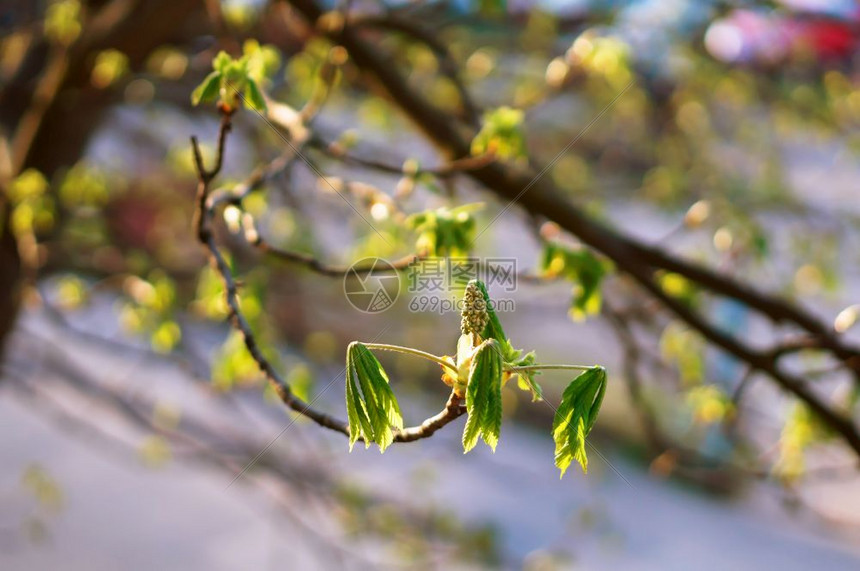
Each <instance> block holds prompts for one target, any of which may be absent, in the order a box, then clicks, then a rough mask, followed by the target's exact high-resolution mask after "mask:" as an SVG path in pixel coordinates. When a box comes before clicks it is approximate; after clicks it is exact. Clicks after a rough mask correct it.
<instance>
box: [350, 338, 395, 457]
mask: <svg viewBox="0 0 860 571" xmlns="http://www.w3.org/2000/svg"><path fill="white" fill-rule="evenodd" d="M346 355H347V356H346V408H347V418H348V419H349V428H350V437H349V440H350V450H351V449H352V446H353V445H354V444H355V442H356V441H357V440H358V438H359V436H361V437H363V438H364V442H365V447H368V446H370V443H371V442H375V443H376V444H377V445H378V446H379V451H380V452H385V449H386V448H388V446H390V445H391V443H392V442H393V441H394V433H393V431H392V427H393V428H397V429H400V428H403V417H402V415H401V413H400V406H399V405H398V404H397V399H396V398H395V396H394V392H393V391H392V390H391V386H390V384H389V381H388V375H386V374H385V370H384V369H383V368H382V365H381V364H380V362H379V361H378V360H377V359H376V357H374V356H373V353H371V352H370V350H369V349H368V348H367V347H366V346H364V345H363V344H361V343H358V342H353V343H351V344H350V345H349V348H348V349H347V354H346Z"/></svg>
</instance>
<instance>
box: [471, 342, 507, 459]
mask: <svg viewBox="0 0 860 571" xmlns="http://www.w3.org/2000/svg"><path fill="white" fill-rule="evenodd" d="M466 412H467V413H468V414H469V417H468V418H467V419H466V427H465V429H464V430H463V451H464V453H465V452H468V451H469V450H471V449H472V448H474V447H475V444H477V443H478V437H479V436H480V437H482V438H483V439H484V442H486V443H487V444H488V445H489V446H490V448H492V449H493V451H494V452H495V450H496V445H497V444H498V443H499V434H500V432H501V428H502V353H501V348H500V346H499V343H498V341H496V340H495V339H487V340H486V341H484V342H483V343H481V345H479V346H478V348H477V349H476V350H475V354H474V355H473V357H472V363H471V365H470V367H469V385H468V386H467V387H466Z"/></svg>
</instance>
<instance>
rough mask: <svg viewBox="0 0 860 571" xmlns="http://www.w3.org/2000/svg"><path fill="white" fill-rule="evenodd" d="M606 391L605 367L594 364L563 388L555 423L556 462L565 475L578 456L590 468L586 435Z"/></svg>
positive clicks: (582, 464) (585, 467)
mask: <svg viewBox="0 0 860 571" xmlns="http://www.w3.org/2000/svg"><path fill="white" fill-rule="evenodd" d="M605 392H606V369H604V368H603V367H592V368H590V369H588V370H586V371H583V373H582V374H580V375H579V376H578V377H576V378H575V379H574V380H573V382H571V383H570V384H569V385H568V386H567V388H566V389H565V390H564V394H563V395H562V397H561V404H560V405H559V406H558V410H557V411H556V413H555V419H554V420H553V423H552V437H553V439H554V440H555V465H556V466H558V468H559V470H561V474H560V476H559V477H561V476H564V473H565V471H566V470H567V468H568V466H570V463H571V461H573V460H576V461H577V462H579V464H580V465H581V466H582V471H583V472H587V471H588V458H587V457H586V454H585V438H586V437H587V436H588V433H589V432H591V428H592V427H593V426H594V421H595V420H597V414H598V412H599V411H600V404H601V403H602V402H603V395H604V393H605Z"/></svg>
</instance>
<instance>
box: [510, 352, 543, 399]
mask: <svg viewBox="0 0 860 571" xmlns="http://www.w3.org/2000/svg"><path fill="white" fill-rule="evenodd" d="M536 362H537V361H536V357H535V352H534V351H529V352H528V353H527V354H526V356H525V357H523V358H522V359H520V360H518V361H516V362H515V363H514V366H515V367H531V366H532V365H534V364H535V363H536ZM537 374H540V373H539V372H538V371H534V370H533V371H518V372H516V373H514V375H513V376H514V377H516V378H517V387H519V389H520V390H523V391H531V393H532V402H537V401H540V400H543V389H541V388H540V385H539V384H537V382H536V381H535V375H537Z"/></svg>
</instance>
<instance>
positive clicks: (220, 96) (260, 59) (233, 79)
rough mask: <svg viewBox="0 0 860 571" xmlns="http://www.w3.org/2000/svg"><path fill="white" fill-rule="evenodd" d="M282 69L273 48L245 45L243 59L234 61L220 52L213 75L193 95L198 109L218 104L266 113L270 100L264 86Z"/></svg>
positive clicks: (215, 60) (192, 97) (251, 44)
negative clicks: (212, 102)
mask: <svg viewBox="0 0 860 571" xmlns="http://www.w3.org/2000/svg"><path fill="white" fill-rule="evenodd" d="M279 66H280V55H279V54H278V52H277V50H276V49H274V48H273V47H271V46H260V44H258V43H257V42H255V41H253V40H249V41H247V42H245V45H244V47H243V53H242V56H241V57H239V58H233V57H231V56H230V54H228V53H227V52H223V51H222V52H219V53H218V55H217V56H215V59H214V60H213V61H212V69H213V71H212V73H210V74H209V75H208V76H206V78H205V79H204V80H203V82H202V83H201V84H200V85H198V86H197V88H196V89H195V90H194V91H193V92H192V93H191V102H192V103H193V104H194V105H199V104H201V103H208V102H210V101H216V100H217V101H218V102H219V104H220V105H222V106H225V107H227V108H228V109H231V110H232V109H236V108H237V107H238V106H239V103H240V102H241V103H244V104H245V106H247V107H249V108H251V109H255V110H257V111H265V110H266V98H265V97H263V92H262V91H261V89H260V85H261V84H262V83H264V82H265V81H267V77H268V76H269V75H271V74H272V73H273V72H274V71H275V70H277V68H278V67H279Z"/></svg>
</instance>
